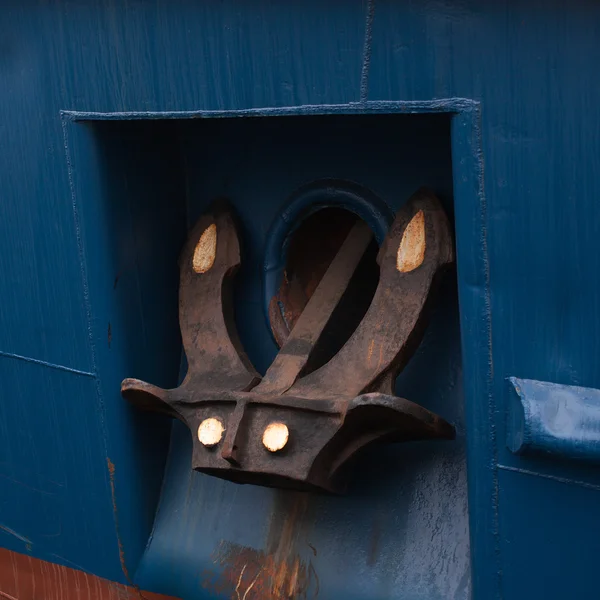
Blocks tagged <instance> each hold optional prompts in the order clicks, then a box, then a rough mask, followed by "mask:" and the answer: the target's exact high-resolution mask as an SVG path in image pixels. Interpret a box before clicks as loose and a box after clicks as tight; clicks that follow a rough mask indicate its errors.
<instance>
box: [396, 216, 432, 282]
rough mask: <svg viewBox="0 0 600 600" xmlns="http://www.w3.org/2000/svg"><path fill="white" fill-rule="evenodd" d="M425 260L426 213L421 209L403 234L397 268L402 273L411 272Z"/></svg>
mask: <svg viewBox="0 0 600 600" xmlns="http://www.w3.org/2000/svg"><path fill="white" fill-rule="evenodd" d="M424 260H425V214H424V213H423V211H422V210H420V211H419V212H418V213H417V214H416V215H415V216H414V217H413V218H412V219H411V220H410V223H409V224H408V225H407V226H406V229H405V230H404V233H403V234H402V240H401V241H400V246H398V255H397V257H396V268H397V269H398V271H400V273H410V271H414V270H415V269H416V268H417V267H419V266H421V264H422V263H423V261H424Z"/></svg>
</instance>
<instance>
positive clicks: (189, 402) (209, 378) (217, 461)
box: [121, 189, 454, 492]
mask: <svg viewBox="0 0 600 600" xmlns="http://www.w3.org/2000/svg"><path fill="white" fill-rule="evenodd" d="M371 238H372V233H371V231H370V230H369V228H368V227H367V226H366V225H365V224H364V223H362V222H360V223H358V224H357V225H355V227H354V228H353V229H352V230H351V231H350V233H349V234H348V237H347V238H346V240H345V242H344V243H343V245H342V247H341V248H340V251H339V252H338V254H337V255H336V256H335V258H334V259H333V261H332V262H331V264H330V266H329V268H328V269H327V272H326V273H325V275H324V277H323V279H322V280H321V282H320V283H319V285H318V287H317V289H316V290H315V292H314V294H313V296H312V297H311V299H310V301H309V303H308V304H307V305H306V307H305V309H304V311H303V312H302V314H301V315H300V317H299V319H298V321H297V322H296V324H295V326H294V328H293V329H292V331H291V332H290V334H289V337H288V338H287V340H286V341H285V343H284V344H283V346H282V348H281V350H280V351H279V354H278V355H277V356H276V358H275V360H274V361H273V363H272V364H271V366H270V367H269V369H268V371H267V373H266V374H265V376H264V377H263V378H262V380H261V378H260V377H259V375H258V374H257V373H256V371H255V370H254V368H253V367H252V365H251V364H250V361H249V360H248V358H247V357H246V355H245V354H244V352H243V349H242V348H241V344H240V343H239V340H238V337H237V334H236V332H235V324H234V319H233V314H232V309H231V285H230V284H231V281H232V278H233V275H234V274H235V271H236V270H237V268H238V266H239V264H240V249H239V242H238V236H237V232H236V229H235V226H234V220H233V217H232V213H231V210H230V208H229V207H227V206H226V205H223V204H222V203H220V204H217V205H215V206H213V208H212V210H211V211H210V212H209V213H208V214H205V215H204V216H203V217H201V218H200V220H199V221H198V223H197V224H196V226H195V227H194V228H193V230H192V231H191V233H190V236H189V239H188V242H187V243H186V246H185V248H184V250H183V252H182V255H181V260H180V269H181V284H180V292H179V294H180V300H179V321H180V326H181V334H182V339H183V346H184V349H185V352H186V356H187V360H188V372H187V375H186V377H185V379H184V380H183V382H182V383H181V385H180V386H179V387H178V388H176V389H171V390H164V389H161V388H158V387H156V386H153V385H151V384H149V383H145V382H143V381H139V380H136V379H126V380H124V381H123V383H122V386H121V391H122V394H123V396H124V397H125V398H126V399H127V400H129V401H130V402H132V403H133V404H135V405H137V406H139V407H141V408H143V409H147V410H153V411H158V412H162V413H165V414H167V415H169V416H171V417H175V418H178V419H180V420H181V421H183V422H184V423H186V425H187V426H188V427H189V428H190V430H191V431H192V433H193V438H194V446H193V457H192V466H193V468H194V469H196V470H198V471H201V472H203V473H208V474H210V475H216V476H218V477H222V478H224V479H229V480H231V481H235V482H238V483H252V484H258V485H267V486H273V487H284V488H294V489H302V490H324V491H328V492H341V491H343V490H344V487H345V482H346V476H347V469H345V468H344V467H345V466H346V465H347V463H348V462H349V461H350V459H351V458H352V457H354V456H355V455H356V454H357V452H359V451H360V450H361V449H363V448H364V447H365V446H367V445H368V444H371V443H373V442H383V441H385V442H401V441H409V440H424V439H435V438H441V439H452V438H453V437H454V428H453V427H452V426H451V425H450V424H448V423H447V422H446V421H444V420H443V419H442V418H440V417H439V416H437V415H435V414H434V413H432V412H430V411H428V410H426V409H424V408H423V407H421V406H419V405H418V404H415V403H413V402H410V401H409V400H405V399H404V398H398V397H396V396H395V395H394V382H395V379H396V376H397V375H398V373H399V372H400V371H401V369H402V368H403V367H404V366H405V365H406V363H407V362H408V360H409V359H410V357H411V356H412V354H413V353H414V351H415V350H416V348H417V346H418V344H419V343H420V341H421V338H422V335H423V333H424V329H425V326H426V322H427V315H428V312H429V309H430V307H431V304H432V301H433V296H434V295H435V288H436V287H437V286H436V281H437V279H438V277H437V276H438V274H439V273H440V272H441V270H442V269H443V267H445V266H446V265H448V264H449V263H451V262H452V261H453V259H454V254H453V245H452V238H451V234H450V227H449V224H448V220H447V217H446V215H445V213H444V211H443V209H442V208H441V205H440V203H439V201H438V200H437V199H436V198H435V196H434V195H433V194H432V193H431V192H429V191H428V190H425V189H422V190H419V191H418V192H417V193H416V194H415V195H414V196H412V197H411V198H410V200H409V201H408V202H407V203H406V204H405V205H404V206H403V208H402V209H401V210H400V211H399V212H398V214H397V215H396V218H395V220H394V222H393V224H392V227H391V229H390V231H389V233H388V235H387V237H386V238H385V240H384V243H383V245H382V247H381V249H380V251H379V254H378V258H377V261H378V263H379V267H380V280H379V285H378V287H377V290H376V292H375V295H374V297H373V300H372V302H371V305H370V307H369V309H368V311H367V313H366V314H365V316H364V318H363V320H362V321H361V323H360V324H359V326H358V327H357V329H356V330H355V331H354V333H353V334H352V336H351V337H350V339H349V340H348V341H347V342H346V344H344V346H343V347H342V348H341V349H340V350H339V352H338V353H337V354H336V355H335V356H334V357H333V358H332V359H331V360H330V361H329V362H327V363H326V364H325V365H323V366H322V367H320V368H318V369H317V370H315V371H313V372H311V373H309V374H307V375H303V368H304V366H305V365H306V363H307V361H308V359H309V357H310V354H311V352H312V350H313V349H314V347H315V345H316V344H317V342H318V340H319V337H320V335H321V333H322V332H323V329H324V327H325V325H326V324H327V322H328V320H329V317H330V316H331V313H332V311H333V309H334V308H335V306H336V305H337V303H338V302H339V300H340V298H341V297H342V295H343V292H344V290H345V289H346V286H347V284H348V282H349V281H350V279H351V277H352V275H353V273H354V270H355V269H356V266H357V265H358V262H359V261H360V259H361V257H362V256H363V254H364V252H365V250H366V248H367V246H368V244H369V242H370V240H371Z"/></svg>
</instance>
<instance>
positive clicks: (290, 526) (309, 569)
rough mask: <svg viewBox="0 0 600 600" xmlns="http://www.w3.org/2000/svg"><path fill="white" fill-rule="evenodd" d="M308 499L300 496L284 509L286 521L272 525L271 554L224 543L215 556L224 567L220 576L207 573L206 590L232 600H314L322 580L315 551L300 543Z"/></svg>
mask: <svg viewBox="0 0 600 600" xmlns="http://www.w3.org/2000/svg"><path fill="white" fill-rule="evenodd" d="M307 503H308V499H307V495H306V494H298V495H297V496H296V497H295V498H294V500H293V501H292V503H291V505H290V506H285V507H284V508H285V509H287V510H285V520H284V522H283V523H282V524H279V525H278V526H275V525H274V524H273V523H272V524H271V531H270V532H269V536H268V537H269V538H270V539H271V540H273V542H272V543H270V544H269V543H268V546H270V547H269V548H268V550H266V551H265V550H257V549H255V548H249V547H247V546H241V545H238V544H234V543H232V542H228V541H222V542H221V544H220V545H219V546H218V548H217V549H216V550H215V552H214V553H213V561H214V563H215V564H216V565H218V566H219V567H221V569H222V570H221V571H220V572H219V573H217V574H214V573H211V572H205V573H204V574H203V587H204V588H205V589H210V590H212V591H213V593H215V594H221V595H227V596H228V597H229V598H231V600H314V599H316V598H317V596H318V594H319V579H318V577H317V573H316V571H315V568H314V565H313V564H312V561H311V557H314V556H316V549H315V548H314V546H311V545H310V544H308V543H307V542H305V541H303V540H302V539H301V537H302V536H301V535H300V533H301V532H302V531H303V527H302V526H303V524H304V519H305V514H306V509H307Z"/></svg>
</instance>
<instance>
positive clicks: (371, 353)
mask: <svg viewBox="0 0 600 600" xmlns="http://www.w3.org/2000/svg"><path fill="white" fill-rule="evenodd" d="M374 349H375V340H371V343H370V344H369V354H368V356H367V362H369V363H370V362H371V357H372V356H373V350H374Z"/></svg>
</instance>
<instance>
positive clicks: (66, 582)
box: [0, 548, 177, 600]
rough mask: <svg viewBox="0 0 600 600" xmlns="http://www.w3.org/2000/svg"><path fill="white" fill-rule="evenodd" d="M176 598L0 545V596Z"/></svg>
mask: <svg viewBox="0 0 600 600" xmlns="http://www.w3.org/2000/svg"><path fill="white" fill-rule="evenodd" d="M42 598H43V599H44V600H177V599H175V598H173V597H171V596H162V595H160V594H153V593H151V592H142V591H140V590H137V589H135V588H133V587H129V586H125V585H121V584H120V583H115V582H114V581H109V580H108V579H102V578H101V577H96V576H95V575H89V574H88V573H84V572H83V571H77V570H75V569H70V568H68V567H63V566H60V565H56V564H54V563H49V562H46V561H43V560H39V559H37V558H32V557H31V556H27V555H25V554H17V553H16V552H11V551H10V550H5V549H4V548H0V600H4V599H8V600H40V599H42Z"/></svg>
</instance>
